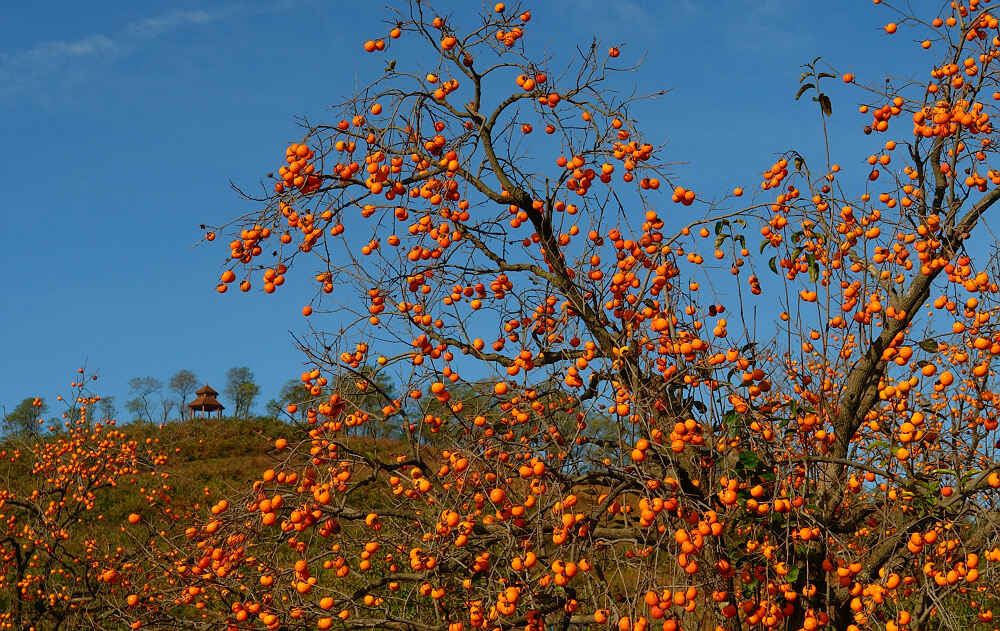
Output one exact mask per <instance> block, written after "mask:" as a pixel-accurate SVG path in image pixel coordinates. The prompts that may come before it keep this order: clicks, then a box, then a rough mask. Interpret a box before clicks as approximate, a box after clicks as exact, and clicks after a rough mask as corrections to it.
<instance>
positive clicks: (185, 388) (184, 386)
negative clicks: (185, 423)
mask: <svg viewBox="0 0 1000 631" xmlns="http://www.w3.org/2000/svg"><path fill="white" fill-rule="evenodd" d="M198 383H199V382H198V376H197V375H195V374H194V373H193V372H191V371H190V370H188V369H186V368H182V369H181V370H178V371H177V372H176V373H175V374H174V376H173V377H171V378H170V381H168V382H167V387H168V388H170V391H171V392H173V393H174V394H176V395H177V409H178V410H179V411H180V414H181V415H182V416H183V414H184V413H185V412H186V411H187V410H186V407H185V406H187V398H188V396H189V395H191V394H193V393H194V392H195V390H197V389H198Z"/></svg>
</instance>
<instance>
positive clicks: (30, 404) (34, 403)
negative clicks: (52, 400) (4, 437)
mask: <svg viewBox="0 0 1000 631" xmlns="http://www.w3.org/2000/svg"><path fill="white" fill-rule="evenodd" d="M48 409H49V406H48V405H47V404H46V403H45V401H43V400H42V399H40V398H38V397H26V398H24V399H22V400H21V402H20V403H18V404H17V405H16V406H15V407H14V409H13V410H11V411H10V412H7V413H5V414H4V416H3V430H4V432H5V433H8V434H22V435H28V436H36V435H37V434H38V426H39V423H38V421H39V419H42V418H45V414H46V413H47V412H48Z"/></svg>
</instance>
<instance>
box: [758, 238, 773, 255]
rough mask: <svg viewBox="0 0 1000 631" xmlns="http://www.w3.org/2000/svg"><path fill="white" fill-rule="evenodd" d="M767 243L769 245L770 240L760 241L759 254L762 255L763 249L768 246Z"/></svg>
mask: <svg viewBox="0 0 1000 631" xmlns="http://www.w3.org/2000/svg"><path fill="white" fill-rule="evenodd" d="M769 243H771V240H770V239H764V240H762V241H761V242H760V253H761V254H763V253H764V248H766V247H767V245H768V244H769Z"/></svg>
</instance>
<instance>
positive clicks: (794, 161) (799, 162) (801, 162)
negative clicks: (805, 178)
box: [792, 156, 805, 171]
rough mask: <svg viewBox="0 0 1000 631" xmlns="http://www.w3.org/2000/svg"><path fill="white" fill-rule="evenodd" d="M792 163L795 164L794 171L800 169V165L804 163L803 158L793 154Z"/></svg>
mask: <svg viewBox="0 0 1000 631" xmlns="http://www.w3.org/2000/svg"><path fill="white" fill-rule="evenodd" d="M792 163H793V164H794V165H795V170H796V171H801V170H802V165H803V164H805V160H803V159H802V158H800V157H799V156H795V160H793V162H792Z"/></svg>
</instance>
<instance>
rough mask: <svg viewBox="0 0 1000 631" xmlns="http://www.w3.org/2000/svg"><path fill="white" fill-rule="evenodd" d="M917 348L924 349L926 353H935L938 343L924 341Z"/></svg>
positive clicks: (929, 340)
mask: <svg viewBox="0 0 1000 631" xmlns="http://www.w3.org/2000/svg"><path fill="white" fill-rule="evenodd" d="M917 346H919V347H920V348H922V349H924V350H925V351H927V352H928V353H936V352H937V349H938V343H937V342H935V341H934V340H931V339H927V340H924V341H923V342H920V343H919V344H917Z"/></svg>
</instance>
